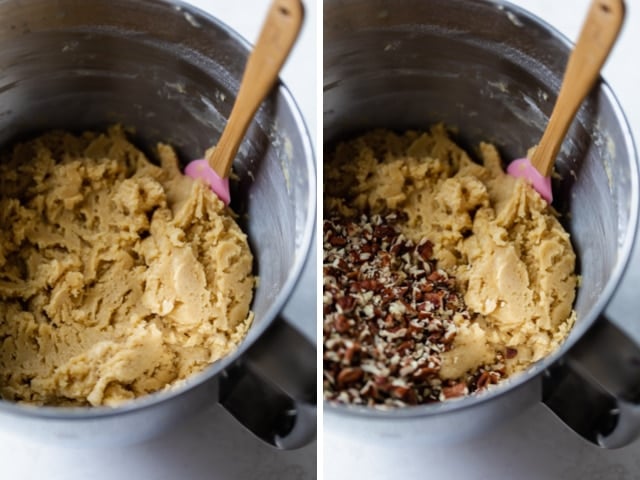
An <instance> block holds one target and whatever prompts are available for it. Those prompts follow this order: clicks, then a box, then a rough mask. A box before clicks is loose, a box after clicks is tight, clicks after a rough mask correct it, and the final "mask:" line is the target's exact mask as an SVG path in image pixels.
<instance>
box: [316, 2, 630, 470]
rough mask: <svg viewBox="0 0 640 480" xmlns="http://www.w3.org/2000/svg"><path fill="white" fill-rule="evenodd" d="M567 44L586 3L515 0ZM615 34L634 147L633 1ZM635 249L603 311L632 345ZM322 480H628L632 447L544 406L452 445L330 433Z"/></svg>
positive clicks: (619, 86) (618, 78) (614, 59)
mask: <svg viewBox="0 0 640 480" xmlns="http://www.w3.org/2000/svg"><path fill="white" fill-rule="evenodd" d="M513 3H515V4H518V5H521V6H523V7H525V8H526V9H527V10H530V11H532V12H534V13H535V14H537V15H538V16H540V17H541V18H543V19H545V20H546V21H547V22H548V23H550V24H551V25H553V26H554V27H556V28H558V29H559V30H560V31H562V32H563V33H564V34H565V35H567V36H568V37H569V38H571V39H573V40H575V38H576V37H577V34H578V31H579V28H580V25H581V23H582V20H583V18H584V14H585V13H586V11H587V7H588V5H589V3H590V1H589V0H516V1H514V2H513ZM627 14H628V15H627V20H626V25H625V28H624V30H623V33H622V36H621V38H620V39H619V41H618V44H617V45H616V47H615V49H614V51H613V53H612V56H611V57H610V59H609V61H608V63H607V65H606V66H605V69H604V77H605V79H606V80H607V81H608V82H609V83H610V85H611V86H612V88H613V90H614V92H615V93H616V95H617V96H618V98H619V100H620V103H621V104H622V106H623V108H624V110H625V112H626V114H627V116H628V119H629V121H630V123H631V126H632V128H633V131H634V136H635V139H636V141H637V142H638V141H640V91H639V86H640V68H639V67H638V60H637V58H638V56H637V49H638V45H640V2H639V1H638V0H627ZM639 284H640V248H636V253H635V256H634V257H633V259H632V261H631V265H630V268H629V271H628V272H627V274H626V276H625V277H624V279H623V283H622V285H621V287H620V289H619V291H618V293H617V295H616V297H615V298H614V299H613V301H612V303H611V305H610V307H609V308H608V310H607V313H608V314H609V315H610V317H613V318H616V319H619V320H621V322H620V323H624V326H625V327H626V329H627V330H628V331H631V332H633V333H634V337H635V338H637V339H639V340H640V322H639V321H638V320H640V318H639V313H638V312H640V298H639V297H638V293H637V289H638V285H639ZM323 443H324V462H323V468H324V478H326V479H331V480H340V479H352V478H366V479H368V480H377V479H388V478H397V479H409V478H419V479H423V478H425V479H429V478H442V479H447V480H456V479H472V480H476V479H499V480H502V479H518V480H529V479H531V480H543V479H544V480H547V479H549V480H554V479H562V480H574V479H575V480H578V479H579V480H591V479H593V480H631V479H637V478H640V441H636V442H635V443H634V444H632V445H630V446H628V447H626V448H622V449H619V450H614V451H607V450H602V449H599V448H597V447H594V446H592V445H590V444H587V443H586V442H584V441H582V440H581V439H580V438H578V437H577V436H576V435H575V434H573V433H572V432H570V431H568V430H567V429H566V428H565V427H564V426H563V424H562V423H561V422H560V421H558V420H556V419H555V418H554V417H553V415H552V414H551V413H549V412H548V411H547V410H546V409H545V408H544V407H542V406H541V405H540V406H535V407H533V408H532V409H530V410H528V411H526V412H523V414H522V415H520V416H519V417H518V418H517V419H515V420H514V421H512V422H510V423H507V424H505V425H502V426H500V427H499V428H497V429H496V430H495V431H491V432H487V434H486V435H485V436H483V437H482V438H476V439H473V440H471V441H468V442H466V443H463V444H460V445H456V446H455V447H451V446H450V447H439V448H433V447H429V448H424V447H422V448H418V447H412V446H411V445H405V446H403V447H402V449H389V448H388V447H381V446H376V447H372V446H369V445H367V446H365V445H364V444H362V443H361V442H358V441H356V440H354V439H352V438H347V437H343V436H340V435H338V434H337V433H336V432H331V431H325V432H324V442H323Z"/></svg>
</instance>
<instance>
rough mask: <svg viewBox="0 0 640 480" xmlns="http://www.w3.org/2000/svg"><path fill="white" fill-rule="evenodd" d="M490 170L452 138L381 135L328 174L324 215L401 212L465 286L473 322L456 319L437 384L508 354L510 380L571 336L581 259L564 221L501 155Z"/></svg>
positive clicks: (483, 152)
mask: <svg viewBox="0 0 640 480" xmlns="http://www.w3.org/2000/svg"><path fill="white" fill-rule="evenodd" d="M479 156H480V158H481V159H482V164H479V163H475V162H474V161H472V160H471V158H470V157H469V155H468V154H467V153H466V152H465V151H464V150H463V149H462V148H460V147H459V146H458V145H456V144H455V143H454V142H453V141H452V140H451V139H450V138H449V136H448V134H447V131H446V129H445V128H444V127H443V126H442V125H438V126H435V127H433V128H432V129H431V130H430V131H429V132H426V133H425V132H407V133H404V134H401V135H399V134H396V133H393V132H390V131H386V130H377V131H373V132H370V133H368V134H365V135H364V136H361V137H359V138H357V139H355V140H353V141H350V142H345V143H342V144H340V145H339V146H338V147H337V149H336V151H335V154H334V155H333V156H332V158H330V159H329V160H328V161H327V163H326V164H325V165H326V168H325V174H324V175H325V212H329V213H337V214H339V215H341V216H346V217H354V216H355V215H357V214H359V213H362V212H366V213H368V214H376V213H380V212H385V211H389V210H398V211H400V212H404V214H406V218H407V220H406V221H405V222H402V223H401V224H399V227H400V228H401V229H402V232H403V233H404V235H406V236H407V237H408V238H410V239H411V240H413V241H414V242H415V243H416V244H417V243H419V242H420V241H423V240H424V239H428V240H429V241H430V242H432V243H433V245H434V247H433V248H434V257H435V258H436V259H437V260H438V264H439V266H440V268H442V269H444V270H445V271H447V272H448V273H450V274H452V275H454V276H455V277H456V278H457V281H458V284H459V286H460V288H461V290H462V291H463V292H464V300H465V302H466V305H467V308H468V309H469V311H470V312H471V313H472V314H473V315H472V317H471V318H463V317H457V325H456V326H457V333H456V337H455V340H454V342H453V346H452V348H451V350H449V351H447V352H444V353H442V365H441V369H440V372H439V375H440V377H441V378H443V379H457V378H460V377H462V376H463V375H464V374H465V373H466V372H469V371H472V370H473V369H475V368H478V367H480V366H482V365H486V364H490V363H491V362H493V361H494V360H495V358H496V354H497V353H498V352H502V353H503V354H504V353H505V351H506V352H507V355H506V358H507V360H506V363H507V371H508V372H509V374H513V373H515V372H518V371H521V370H523V369H525V368H527V367H528V366H529V365H531V363H532V362H535V361H537V360H539V359H541V358H543V357H545V356H546V355H548V354H550V353H551V352H553V351H554V350H555V349H556V348H557V347H558V345H559V344H560V343H561V342H562V341H563V340H564V338H565V337H566V336H567V334H568V332H569V330H570V329H571V327H572V325H573V323H574V319H575V312H574V311H573V310H572V305H573V301H574V298H575V291H576V286H577V277H576V274H575V253H574V251H573V248H572V246H571V243H570V240H569V234H568V233H567V232H566V231H565V230H564V229H563V227H562V226H561V224H560V222H559V221H558V218H557V217H558V215H557V214H556V212H554V211H553V209H552V208H551V207H550V206H548V205H547V204H546V202H545V201H544V200H543V199H542V198H541V197H540V196H539V195H538V194H537V193H536V192H535V191H534V190H533V189H532V188H530V187H529V186H528V185H526V184H525V183H524V182H523V181H522V180H521V179H515V178H512V177H510V176H508V175H506V174H505V173H504V172H503V170H502V168H501V162H500V158H499V155H498V152H497V151H496V149H495V147H494V146H492V145H490V144H488V143H483V144H481V145H480V148H479Z"/></svg>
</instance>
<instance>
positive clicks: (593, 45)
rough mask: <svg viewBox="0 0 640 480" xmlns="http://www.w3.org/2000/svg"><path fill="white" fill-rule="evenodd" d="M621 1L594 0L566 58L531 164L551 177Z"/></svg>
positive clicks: (608, 43)
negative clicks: (557, 90) (552, 106)
mask: <svg viewBox="0 0 640 480" xmlns="http://www.w3.org/2000/svg"><path fill="white" fill-rule="evenodd" d="M624 12H625V8H624V2H623V0H594V1H593V2H592V3H591V7H590V8H589V13H588V14H587V18H586V20H585V23H584V25H583V27H582V31H581V32H580V36H579V37H578V42H577V43H576V46H575V48H574V50H573V52H572V53H571V56H570V57H569V61H568V63H567V69H566V72H565V74H564V79H563V81H562V86H561V88H560V93H559V94H558V100H557V101H556V105H555V107H554V109H553V112H552V113H551V118H550V119H549V124H548V125H547V128H546V130H545V131H544V134H543V135H542V139H541V140H540V143H539V144H538V147H537V148H536V150H535V152H534V154H533V155H532V157H531V164H532V165H533V166H534V167H536V169H537V170H538V171H539V172H540V173H541V174H542V175H543V176H545V177H548V176H549V175H551V171H552V170H553V164H554V162H555V159H556V156H557V155H558V152H559V151H560V146H561V145H562V141H563V139H564V137H565V135H566V134H567V131H568V130H569V126H570V125H571V122H572V121H573V118H574V117H575V115H576V113H577V111H578V109H579V108H580V105H581V104H582V102H583V101H584V99H585V97H586V96H587V95H588V94H589V92H590V91H591V88H592V87H593V85H594V84H595V82H596V80H597V79H598V76H599V74H600V70H601V69H602V66H603V65H604V62H605V61H606V59H607V56H608V55H609V52H610V51H611V48H612V47H613V44H614V43H615V41H616V38H617V37H618V33H619V32H620V28H621V27H622V21H623V19H624Z"/></svg>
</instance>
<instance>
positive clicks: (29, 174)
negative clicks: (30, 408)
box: [0, 127, 255, 405]
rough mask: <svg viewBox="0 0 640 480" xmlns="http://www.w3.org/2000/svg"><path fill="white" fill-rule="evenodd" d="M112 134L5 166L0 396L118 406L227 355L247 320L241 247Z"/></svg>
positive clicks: (203, 200) (36, 143) (69, 141)
mask: <svg viewBox="0 0 640 480" xmlns="http://www.w3.org/2000/svg"><path fill="white" fill-rule="evenodd" d="M158 154H159V158H160V160H161V164H162V166H161V167H158V166H155V165H153V164H151V163H150V162H149V161H148V160H147V159H146V157H145V156H144V155H143V154H142V153H141V152H140V151H139V150H137V149H136V148H135V147H134V146H133V145H132V144H131V143H129V142H128V141H127V139H126V136H125V134H124V132H123V130H122V129H121V128H119V127H114V128H112V129H110V130H109V132H108V134H93V133H85V134H83V135H81V136H72V135H70V134H67V133H63V132H53V133H49V134H46V135H44V136H41V137H39V138H37V139H35V140H33V141H30V142H28V143H24V144H20V145H17V146H16V147H15V148H14V150H13V152H12V155H10V156H9V158H5V159H3V160H4V161H3V162H2V164H1V165H0V394H1V396H2V397H3V398H4V399H8V400H14V401H23V402H31V403H37V404H48V405H117V404H120V403H122V402H124V401H126V400H129V399H133V398H135V397H139V396H141V395H145V394H147V393H150V392H155V391H158V390H161V389H164V388H169V387H170V386H171V385H173V384H175V383H176V382H177V381H179V380H182V379H185V378H187V377H189V376H190V375H192V374H194V373H196V372H198V371H201V370H203V369H204V368H205V367H206V366H207V365H209V364H210V363H211V362H214V361H215V360H217V359H219V358H221V357H223V356H224V355H227V354H228V353H229V352H231V351H232V350H233V349H234V348H235V346H236V345H237V344H238V343H239V342H240V340H241V339H242V338H243V337H244V335H245V333H246V332H247V329H248V328H249V326H250V323H251V320H252V314H251V312H250V311H249V305H250V302H251V298H252V293H253V286H254V282H255V281H254V277H253V276H252V273H251V272H252V255H251V252H250V250H249V246H248V243H247V238H246V236H245V235H244V234H243V233H242V231H241V230H240V228H239V227H238V225H237V224H236V222H235V221H234V219H233V217H232V214H231V213H230V212H229V211H228V210H227V209H226V208H225V206H224V205H223V203H222V202H221V201H220V200H219V199H218V198H217V197H216V196H215V195H214V194H213V193H212V192H211V191H209V190H208V189H207V188H206V187H205V185H204V184H202V183H200V182H196V181H193V180H191V179H190V178H187V177H184V176H183V175H182V174H181V173H180V171H179V169H178V163H177V159H176V156H175V153H174V151H173V150H172V149H171V148H170V147H168V146H166V145H159V146H158Z"/></svg>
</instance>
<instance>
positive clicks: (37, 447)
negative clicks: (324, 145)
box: [0, 0, 317, 480]
mask: <svg viewBox="0 0 640 480" xmlns="http://www.w3.org/2000/svg"><path fill="white" fill-rule="evenodd" d="M303 2H304V3H305V5H306V20H305V25H304V27H303V31H302V33H301V37H300V38H299V40H298V42H297V44H296V46H295V47H294V50H293V52H292V56H291V57H290V59H289V61H288V62H287V64H286V65H285V68H284V70H283V73H282V78H283V80H284V82H285V83H286V84H287V86H288V87H289V88H290V90H291V91H292V93H293V96H294V98H295V99H296V100H297V102H298V105H299V106H300V108H301V110H302V113H303V115H304V117H305V120H306V122H307V126H308V127H309V129H310V131H311V132H314V131H315V128H316V80H317V79H316V76H317V75H316V58H317V57H316V19H317V16H316V10H317V8H316V5H317V2H316V0H303ZM190 3H192V4H194V5H196V6H198V7H200V8H201V9H203V10H205V11H208V12H209V13H211V14H212V15H214V16H216V17H218V18H220V19H221V20H222V21H224V22H225V23H226V24H228V25H230V26H231V27H232V28H234V29H235V30H236V31H238V32H239V33H240V34H241V35H243V36H244V37H245V38H246V39H248V40H249V41H250V42H252V43H253V42H254V41H255V39H256V37H257V34H258V31H259V29H260V26H261V24H262V20H263V19H264V17H265V14H266V11H267V7H268V5H269V3H270V2H268V1H267V0H238V1H233V2H231V1H228V0H217V1H216V0H192V1H191V2H190ZM314 140H315V138H314ZM310 258H312V259H314V260H315V254H314V253H313V252H312V253H311V257H310ZM311 264H312V265H313V266H315V261H313V262H312V263H311ZM314 272H315V271H314V270H313V269H311V268H307V269H306V270H305V273H304V275H303V277H302V279H301V281H300V283H299V284H298V288H297V290H296V291H295V292H294V294H293V296H292V298H291V301H290V302H289V304H288V305H287V307H286V309H285V312H284V315H285V317H287V318H291V319H295V323H296V324H297V325H298V326H300V328H301V329H302V330H303V331H304V332H305V333H306V334H307V335H308V336H309V337H311V338H315V334H316V322H315V307H313V305H315V297H316V287H315V273H314ZM316 463H317V461H316V443H315V442H314V443H312V444H310V445H308V446H307V447H305V448H302V449H299V450H296V451H291V452H282V451H277V450H275V449H273V448H271V447H268V446H267V445H265V444H263V443H262V442H261V441H259V440H257V439H256V438H254V437H253V436H252V435H251V434H249V433H247V432H246V431H244V430H243V428H242V427H241V426H240V425H239V424H238V423H237V422H236V421H235V420H234V419H233V418H232V417H231V416H230V415H229V414H227V413H226V411H224V410H223V409H222V408H219V407H217V406H215V405H214V406H212V407H211V408H209V409H208V410H207V411H205V412H203V413H202V414H201V415H199V416H196V417H194V418H192V419H190V420H189V421H187V422H185V424H183V425H181V426H180V427H179V428H176V429H174V430H172V431H169V432H167V433H166V434H165V435H164V436H163V437H161V438H158V439H156V440H152V441H150V442H147V443H144V444H140V445H134V446H129V447H126V448H109V449H86V448H85V449H70V448H61V447H57V446H56V445H42V444H39V443H36V442H33V441H29V440H25V439H23V438H21V437H17V436H15V435H12V434H11V433H7V432H3V431H2V430H1V426H0V465H1V467H0V468H1V471H2V473H1V474H0V478H15V479H19V480H31V479H33V480H36V479H37V480H43V479H46V480H76V479H78V480H88V479H91V480H103V479H104V480H112V479H129V478H131V479H140V480H147V479H149V480H178V479H180V480H182V479H184V480H199V479H202V480H205V479H206V480H216V479H239V480H251V479H261V480H270V479H272V480H289V479H291V480H294V479H295V480H305V479H312V478H316Z"/></svg>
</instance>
